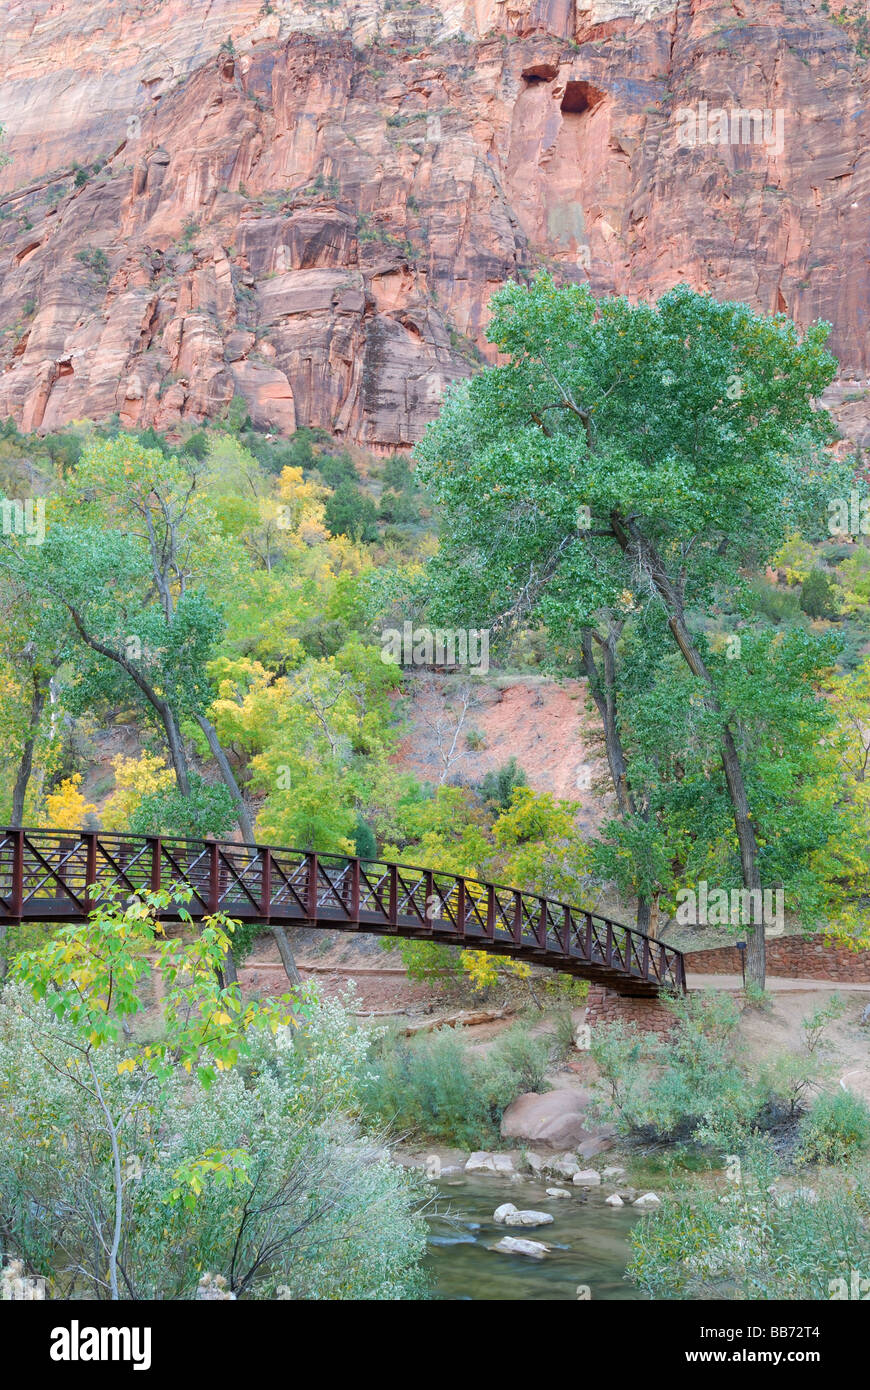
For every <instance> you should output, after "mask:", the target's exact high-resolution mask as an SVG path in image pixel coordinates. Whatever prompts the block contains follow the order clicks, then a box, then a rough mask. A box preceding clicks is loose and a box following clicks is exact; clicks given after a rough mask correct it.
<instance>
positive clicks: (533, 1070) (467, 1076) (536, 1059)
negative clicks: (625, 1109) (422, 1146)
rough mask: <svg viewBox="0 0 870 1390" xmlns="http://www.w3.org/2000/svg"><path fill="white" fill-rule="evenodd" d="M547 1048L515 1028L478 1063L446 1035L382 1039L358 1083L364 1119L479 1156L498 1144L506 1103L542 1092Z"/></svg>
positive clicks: (454, 1035) (457, 1040)
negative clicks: (480, 1151) (476, 1151)
mask: <svg viewBox="0 0 870 1390" xmlns="http://www.w3.org/2000/svg"><path fill="white" fill-rule="evenodd" d="M549 1049H550V1042H549V1041H548V1040H547V1039H546V1038H541V1037H533V1036H532V1035H531V1034H529V1033H527V1032H525V1031H524V1030H523V1029H522V1028H516V1029H510V1030H509V1031H508V1032H507V1033H504V1034H502V1035H501V1037H500V1038H498V1040H497V1041H496V1043H495V1044H493V1046H492V1047H491V1048H490V1050H489V1051H488V1053H487V1055H486V1057H477V1056H475V1055H474V1054H473V1053H470V1052H469V1051H468V1050H467V1049H466V1048H465V1047H464V1046H463V1043H462V1041H461V1040H460V1037H459V1035H458V1034H457V1033H455V1032H454V1031H453V1030H452V1029H449V1028H445V1029H442V1030H441V1031H440V1032H438V1033H435V1034H434V1035H431V1036H426V1037H422V1038H417V1039H414V1040H412V1041H410V1042H405V1041H402V1040H399V1039H398V1038H395V1037H390V1036H388V1037H386V1038H385V1039H384V1040H383V1041H382V1042H381V1044H380V1046H379V1048H378V1050H377V1051H376V1053H375V1054H374V1056H373V1058H372V1062H371V1071H370V1073H369V1075H368V1077H367V1079H366V1081H365V1082H364V1083H363V1090H362V1097H363V1106H364V1109H365V1113H366V1114H367V1115H368V1116H369V1117H370V1118H371V1119H373V1120H374V1121H375V1122H376V1123H378V1124H383V1125H389V1126H390V1128H391V1129H394V1130H397V1131H399V1132H400V1133H408V1134H409V1135H412V1136H414V1137H415V1138H418V1139H427V1140H433V1141H440V1142H442V1143H445V1144H456V1145H458V1146H460V1147H462V1148H483V1147H485V1146H486V1145H492V1144H494V1143H497V1141H498V1135H499V1125H500V1123H501V1117H502V1115H503V1113H504V1111H505V1110H506V1109H507V1107H508V1105H510V1103H511V1101H513V1100H515V1099H516V1097H517V1096H518V1095H520V1094H522V1093H523V1092H525V1091H530V1090H532V1091H538V1090H541V1089H542V1088H543V1086H544V1070H545V1068H546V1065H547V1061H548V1057H549Z"/></svg>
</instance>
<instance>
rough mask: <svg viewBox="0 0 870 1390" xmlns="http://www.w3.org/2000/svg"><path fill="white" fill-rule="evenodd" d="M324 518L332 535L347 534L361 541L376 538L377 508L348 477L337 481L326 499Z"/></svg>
mask: <svg viewBox="0 0 870 1390" xmlns="http://www.w3.org/2000/svg"><path fill="white" fill-rule="evenodd" d="M325 520H326V525H327V527H328V529H329V533H330V535H332V536H349V537H350V538H351V539H353V540H361V541H372V540H376V539H377V534H378V531H377V526H376V525H375V523H376V521H377V508H376V507H375V504H374V502H373V501H372V499H371V498H370V497H369V496H368V495H367V494H366V493H364V492H361V491H360V489H359V488H358V487H357V486H356V484H355V483H354V482H352V481H351V480H350V479H345V481H344V482H341V483H339V484H338V487H337V488H336V489H335V491H334V492H333V494H332V496H331V497H330V498H329V499H328V500H327V503H326V509H325Z"/></svg>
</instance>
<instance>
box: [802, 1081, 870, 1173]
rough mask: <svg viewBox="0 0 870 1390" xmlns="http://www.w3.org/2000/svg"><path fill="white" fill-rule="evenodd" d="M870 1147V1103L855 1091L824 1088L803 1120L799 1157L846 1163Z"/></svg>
mask: <svg viewBox="0 0 870 1390" xmlns="http://www.w3.org/2000/svg"><path fill="white" fill-rule="evenodd" d="M868 1146H870V1106H868V1105H867V1102H866V1101H865V1100H863V1099H862V1097H861V1096H856V1095H855V1094H854V1092H852V1091H844V1090H843V1089H842V1088H838V1089H837V1090H836V1091H825V1092H823V1093H822V1095H820V1096H818V1097H817V1098H816V1100H815V1101H814V1102H813V1105H812V1106H811V1108H810V1110H809V1112H808V1114H807V1115H805V1116H804V1118H803V1120H802V1122H801V1143H800V1150H799V1156H800V1157H801V1158H802V1159H803V1160H804V1162H807V1163H843V1162H845V1161H847V1160H849V1159H851V1158H853V1157H854V1156H855V1155H856V1154H858V1153H863V1152H864V1150H865V1149H867V1148H868Z"/></svg>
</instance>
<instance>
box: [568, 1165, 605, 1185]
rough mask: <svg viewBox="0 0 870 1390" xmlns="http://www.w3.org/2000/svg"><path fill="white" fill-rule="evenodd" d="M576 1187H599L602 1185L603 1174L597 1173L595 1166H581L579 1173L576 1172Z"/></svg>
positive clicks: (574, 1179) (574, 1180)
mask: <svg viewBox="0 0 870 1390" xmlns="http://www.w3.org/2000/svg"><path fill="white" fill-rule="evenodd" d="M573 1182H574V1186H575V1187H599V1186H600V1185H601V1174H600V1173H596V1171H595V1169H594V1168H581V1169H580V1172H579V1173H575V1174H574V1178H573Z"/></svg>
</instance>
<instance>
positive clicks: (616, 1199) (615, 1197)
mask: <svg viewBox="0 0 870 1390" xmlns="http://www.w3.org/2000/svg"><path fill="white" fill-rule="evenodd" d="M604 1200H605V1202H606V1203H607V1205H608V1206H609V1207H624V1206H625V1203H624V1202H623V1200H622V1198H621V1197H620V1195H619V1193H618V1192H612V1193H611V1194H610V1196H609V1197H605V1199H604Z"/></svg>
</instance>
